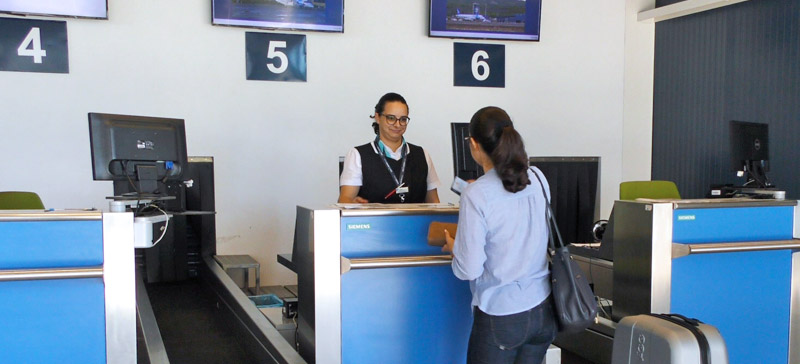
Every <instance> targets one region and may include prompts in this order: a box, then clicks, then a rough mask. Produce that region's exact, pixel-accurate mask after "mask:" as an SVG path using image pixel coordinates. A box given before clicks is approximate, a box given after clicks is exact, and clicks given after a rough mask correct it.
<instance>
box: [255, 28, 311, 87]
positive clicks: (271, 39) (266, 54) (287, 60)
mask: <svg viewBox="0 0 800 364" xmlns="http://www.w3.org/2000/svg"><path fill="white" fill-rule="evenodd" d="M245 53H246V57H245V58H246V59H247V79H248V80H262V81H290V82H306V36H305V35H299V34H277V33H256V32H247V33H245Z"/></svg>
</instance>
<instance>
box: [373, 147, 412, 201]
mask: <svg viewBox="0 0 800 364" xmlns="http://www.w3.org/2000/svg"><path fill="white" fill-rule="evenodd" d="M379 141H380V137H379V136H376V137H375V149H377V150H378V154H380V155H381V160H382V161H383V165H384V166H386V169H387V170H389V174H390V175H392V179H393V180H394V183H395V186H396V187H395V188H397V187H400V182H402V181H403V175H405V174H406V162H407V161H408V158H406V150H407V149H406V148H407V146H406V145H405V142H404V143H403V145H401V146H400V148H403V150H402V151H401V152H400V159H402V160H403V164H401V165H400V179H398V178H397V175H396V174H394V171H393V170H392V167H391V166H389V162H388V161H387V160H386V154H385V153H384V152H383V148H381V147H380V144H379V143H378V142H379Z"/></svg>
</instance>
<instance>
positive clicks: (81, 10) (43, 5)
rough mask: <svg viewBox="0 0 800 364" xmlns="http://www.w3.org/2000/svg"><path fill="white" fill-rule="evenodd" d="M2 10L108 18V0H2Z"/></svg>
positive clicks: (15, 12)
mask: <svg viewBox="0 0 800 364" xmlns="http://www.w3.org/2000/svg"><path fill="white" fill-rule="evenodd" d="M0 12H3V13H12V14H34V15H55V16H74V17H80V18H98V19H107V18H108V6H107V5H106V0H36V1H32V0H0Z"/></svg>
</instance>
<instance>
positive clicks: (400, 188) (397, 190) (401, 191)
mask: <svg viewBox="0 0 800 364" xmlns="http://www.w3.org/2000/svg"><path fill="white" fill-rule="evenodd" d="M395 193H397V194H398V195H399V194H401V193H408V186H406V187H397V189H395Z"/></svg>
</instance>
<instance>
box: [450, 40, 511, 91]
mask: <svg viewBox="0 0 800 364" xmlns="http://www.w3.org/2000/svg"><path fill="white" fill-rule="evenodd" d="M453 86H473V87H505V86H506V47H505V45H502V44H473V43H453Z"/></svg>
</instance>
